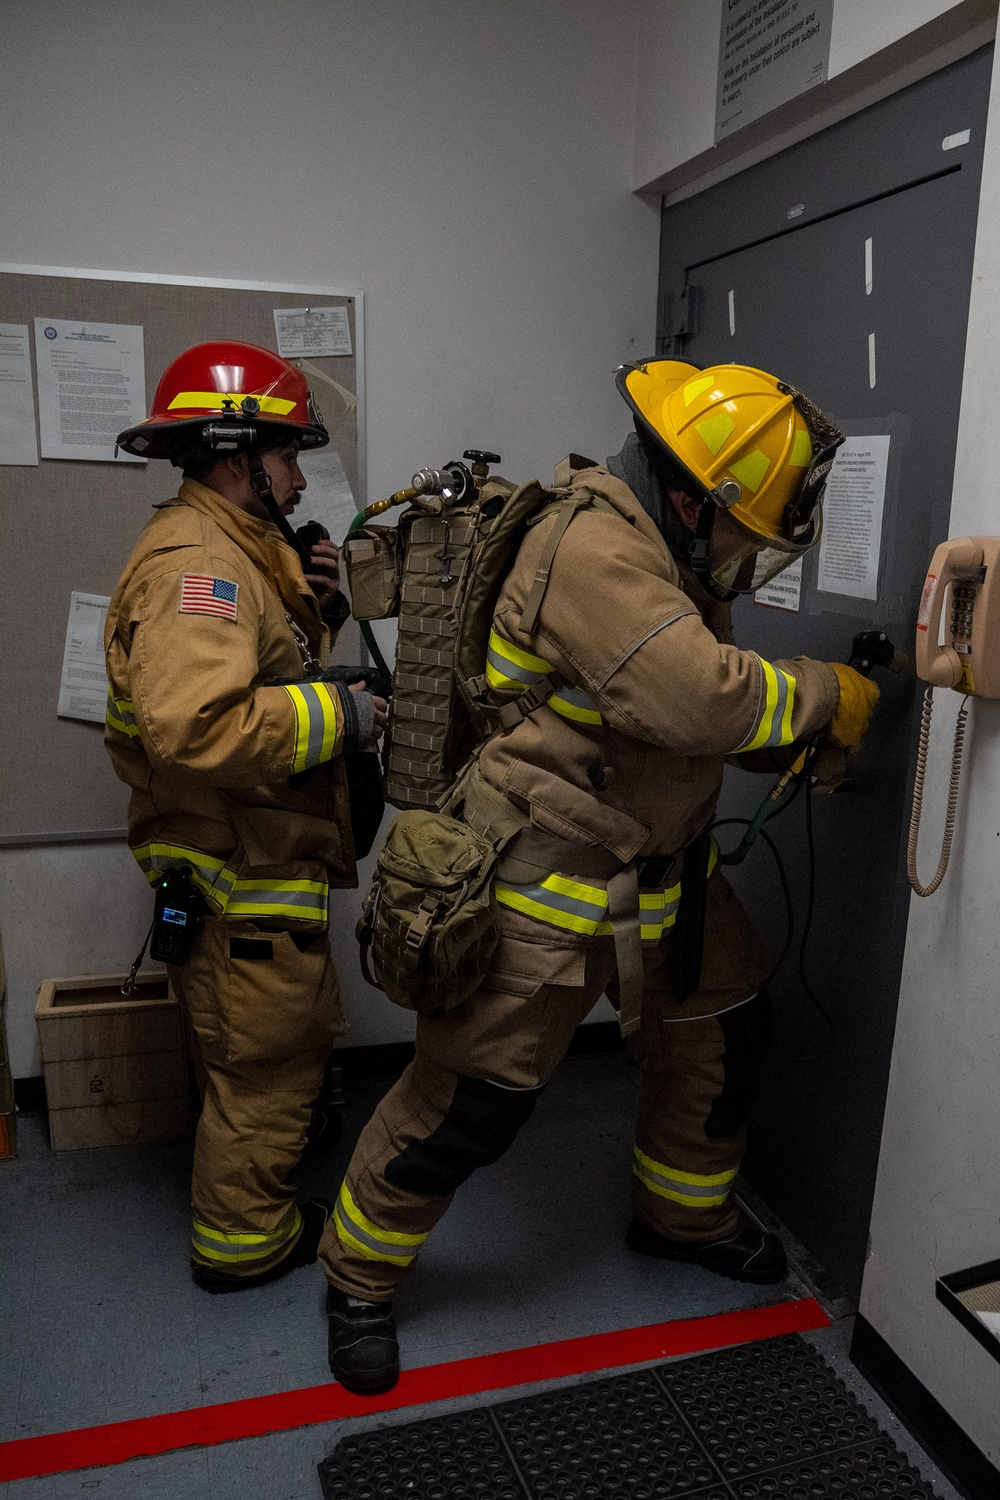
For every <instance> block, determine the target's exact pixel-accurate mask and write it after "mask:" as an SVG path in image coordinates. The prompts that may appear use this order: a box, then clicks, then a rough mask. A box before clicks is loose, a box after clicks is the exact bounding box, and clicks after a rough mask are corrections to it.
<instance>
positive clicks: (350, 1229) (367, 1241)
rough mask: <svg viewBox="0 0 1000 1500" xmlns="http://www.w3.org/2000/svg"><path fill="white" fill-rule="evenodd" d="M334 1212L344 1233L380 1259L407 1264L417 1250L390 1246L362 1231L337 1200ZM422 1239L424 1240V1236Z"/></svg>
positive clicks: (412, 1247) (409, 1246)
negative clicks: (358, 1241) (366, 1247)
mask: <svg viewBox="0 0 1000 1500" xmlns="http://www.w3.org/2000/svg"><path fill="white" fill-rule="evenodd" d="M334 1212H335V1213H336V1215H337V1218H338V1220H339V1222H340V1223H341V1224H342V1225H343V1226H344V1230H345V1232H346V1233H347V1234H349V1235H350V1236H351V1238H352V1239H355V1240H360V1242H361V1244H362V1245H367V1246H368V1248H369V1250H373V1251H374V1252H375V1254H376V1255H377V1256H378V1257H379V1258H380V1259H383V1258H385V1259H389V1260H395V1261H406V1262H407V1263H409V1262H410V1261H411V1260H412V1259H413V1257H414V1256H415V1255H416V1253H417V1250H418V1249H419V1246H418V1245H394V1244H390V1243H389V1241H387V1240H377V1239H376V1238H375V1236H374V1235H372V1234H369V1233H368V1231H367V1229H362V1228H361V1225H360V1224H355V1222H354V1220H353V1219H352V1218H351V1217H350V1215H349V1214H347V1213H346V1212H345V1210H344V1205H343V1204H342V1203H341V1201H340V1199H339V1198H338V1199H337V1206H336V1208H335V1210H334ZM424 1238H425V1239H426V1235H425V1236H424Z"/></svg>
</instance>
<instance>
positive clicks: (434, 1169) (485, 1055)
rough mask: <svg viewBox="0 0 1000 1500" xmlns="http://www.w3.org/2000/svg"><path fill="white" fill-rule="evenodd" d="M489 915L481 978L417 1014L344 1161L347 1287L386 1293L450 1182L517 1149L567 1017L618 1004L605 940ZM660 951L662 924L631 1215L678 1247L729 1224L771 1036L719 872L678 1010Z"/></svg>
mask: <svg viewBox="0 0 1000 1500" xmlns="http://www.w3.org/2000/svg"><path fill="white" fill-rule="evenodd" d="M499 916H500V930H501V938H500V943H499V946H498V948H497V950H496V953H495V955H494V959H493V963H492V965H491V968H490V972H489V974H488V976H487V979H486V982H485V983H484V984H483V985H482V986H481V988H480V989H479V990H477V992H476V994H475V995H473V996H472V998H471V999H469V1000H467V1001H466V1002H465V1004H464V1005H461V1006H458V1007H456V1009H455V1010H452V1011H449V1012H448V1013H447V1014H446V1015H443V1016H438V1017H426V1016H421V1017H420V1018H419V1019H418V1022H417V1052H416V1057H415V1059H414V1061H413V1062H412V1063H411V1064H410V1066H409V1067H408V1068H407V1069H406V1072H405V1073H404V1074H403V1076H402V1077H401V1078H400V1080H399V1082H398V1083H397V1084H396V1085H395V1086H394V1087H393V1088H392V1089H390V1091H389V1093H388V1094H387V1095H386V1096H385V1098H384V1099H383V1100H382V1102H381V1104H380V1105H379V1107H378V1109H377V1110H376V1111H375V1114H374V1115H373V1116H372V1118H371V1120H370V1121H369V1122H368V1124H367V1126H366V1127H365V1129H364V1131H363V1132H362V1134H361V1137H360V1139H359V1141H358V1144H357V1147H356V1149H355V1151H354V1155H353V1156H352V1158H351V1162H350V1165H349V1167H348V1170H347V1175H346V1177H345V1180H344V1183H343V1186H342V1188H341V1190H340V1195H339V1197H338V1200H337V1206H336V1212H335V1215H334V1217H333V1219H331V1221H330V1223H329V1225H328V1226H327V1229H326V1233H325V1235H324V1237H323V1240H322V1243H321V1246H320V1260H321V1261H322V1262H323V1264H324V1267H325V1270H326V1273H327V1275H328V1277H329V1279H330V1280H331V1281H332V1282H333V1283H334V1285H335V1286H338V1287H340V1288H341V1289H342V1290H343V1291H345V1292H348V1293H350V1294H351V1295H353V1296H356V1297H361V1298H364V1299H366V1300H371V1301H380V1300H385V1299H387V1298H389V1297H391V1296H392V1293H393V1291H394V1289H395V1287H396V1286H397V1285H398V1283H399V1282H400V1281H401V1280H402V1278H403V1277H404V1276H405V1275H406V1274H407V1272H408V1270H409V1269H410V1267H411V1266H412V1264H413V1262H414V1260H415V1258H416V1256H417V1254H418V1252H419V1250H420V1247H421V1245H422V1244H423V1243H424V1241H425V1240H426V1239H427V1236H428V1235H429V1233H430V1231H431V1230H432V1229H433V1227H434V1225H435V1224H436V1223H437V1221H438V1219H440V1218H441V1216H442V1214H443V1213H444V1212H445V1210H446V1209H447V1207H448V1205H449V1204H450V1202H451V1200H452V1197H453V1195H454V1193H455V1191H456V1189H457V1188H458V1187H459V1186H460V1185H461V1184H462V1183H463V1182H464V1181H465V1180H466V1178H467V1177H469V1176H470V1175H471V1173H472V1172H473V1171H474V1169H475V1168H476V1167H479V1166H485V1165H487V1164H489V1163H491V1162H494V1161H497V1160H498V1159H499V1157H500V1156H502V1155H503V1153H504V1151H505V1150H506V1149H507V1147H508V1146H509V1145H510V1144H511V1143H512V1142H513V1140H514V1138H515V1136H516V1134H517V1132H518V1130H519V1128H520V1126H521V1125H522V1124H523V1123H524V1122H525V1121H526V1120H527V1118H528V1116H529V1115H530V1114H531V1113H532V1111H533V1109H534V1107H535V1102H536V1100H537V1098H538V1095H539V1092H540V1090H541V1089H542V1087H543V1086H544V1085H545V1083H546V1082H547V1081H548V1079H549V1078H550V1077H551V1076H552V1074H553V1072H554V1071H555V1069H556V1067H557V1065H558V1063H559V1062H560V1060H561V1059H562V1057H563V1056H564V1054H565V1052H566V1050H567V1048H568V1046H569V1043H570V1040H571V1038H572V1036H573V1032H574V1031H575V1029H576V1027H577V1026H578V1025H579V1023H580V1022H581V1021H582V1020H583V1019H584V1018H585V1016H586V1015H587V1014H588V1013H589V1011H590V1010H591V1009H592V1007H593V1006H594V1005H595V1003H596V1002H597V1000H598V999H599V998H600V997H601V995H602V994H603V993H604V992H605V991H606V990H607V991H608V993H609V994H610V995H611V997H612V999H614V998H615V958H614V943H613V940H612V939H611V938H610V937H607V938H605V937H598V938H593V937H590V938H585V937H578V936H576V935H575V934H573V933H569V932H563V931H560V930H559V929H556V928H553V927H551V926H549V925H548V924H546V923H542V922H538V921H535V920H533V919H532V918H530V917H527V916H524V915H522V914H521V913H519V912H515V911H511V910H509V909H507V908H505V907H501V908H500V913H499ZM670 945H671V938H670V935H669V934H668V935H667V936H666V938H665V939H663V940H662V941H660V942H659V943H656V944H649V945H647V944H645V943H644V944H643V949H644V959H645V975H644V980H645V982H644V991H643V1001H642V1025H641V1032H640V1036H641V1048H642V1055H643V1061H642V1069H641V1082H640V1092H639V1104H638V1114H637V1121H636V1137H635V1151H634V1156H633V1161H632V1174H633V1175H632V1195H633V1210H634V1213H635V1214H636V1216H637V1217H638V1218H639V1219H641V1220H643V1221H644V1222H645V1223H646V1224H648V1225H650V1226H651V1227H652V1228H653V1229H655V1230H658V1231H659V1232H660V1233H661V1234H664V1235H667V1236H669V1237H670V1238H672V1239H675V1240H689V1241H696V1240H712V1239H723V1238H725V1236H726V1235H727V1234H728V1233H730V1232H731V1231H732V1230H733V1229H734V1228H735V1226H736V1223H737V1212H736V1209H735V1206H734V1203H733V1196H732V1184H733V1179H734V1178H735V1176H736V1173H737V1171H738V1170H739V1165H740V1161H741V1158H742V1155H743V1149H744V1141H745V1132H746V1119H747V1115H748V1113H749V1110H750V1106H751V1103H752V1101H753V1098H754V1094H755V1091H756V1083H757V1075H758V1072H759V1069H760V1064H761V1062H762V1060H763V1056H764V1053H765V1051H766V1047H767V1043H768V1041H769V1040H770V1012H769V1006H768V1001H767V997H766V995H765V994H763V993H762V994H759V995H758V994H757V993H756V992H757V990H758V988H759V986H760V985H761V983H762V981H763V979H764V976H765V974H766V972H767V961H766V957H765V955H764V953H763V950H762V948H761V946H760V943H759V942H758V940H757V937H756V935H755V933H754V931H753V928H752V926H751V924H750V920H749V918H748V917H747V915H746V912H745V911H744V909H743V907H742V906H741V904H740V902H739V901H738V900H737V898H736V896H735V895H733V893H732V891H731V890H730V888H729V886H728V885H727V884H726V882H725V880H724V879H723V878H722V876H721V875H718V874H716V875H715V876H713V878H712V879H711V881H710V882H709V891H708V911H707V918H706V924H705V958H704V965H703V969H702V977H701V984H700V986H699V988H698V991H697V993H696V994H694V995H691V996H690V997H689V998H688V1000H686V1001H685V1002H684V1004H683V1005H682V1006H679V1005H678V1004H677V1003H676V1000H675V996H674V994H673V992H672V989H671V986H670V980H669V974H668V969H669V955H670ZM754 997H755V998H754Z"/></svg>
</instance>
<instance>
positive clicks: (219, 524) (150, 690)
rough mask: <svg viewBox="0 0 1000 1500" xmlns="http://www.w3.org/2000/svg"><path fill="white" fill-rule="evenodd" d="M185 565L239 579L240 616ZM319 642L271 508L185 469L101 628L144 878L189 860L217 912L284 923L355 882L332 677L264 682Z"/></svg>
mask: <svg viewBox="0 0 1000 1500" xmlns="http://www.w3.org/2000/svg"><path fill="white" fill-rule="evenodd" d="M185 578H188V579H189V580H190V579H192V578H194V579H205V580H208V586H209V588H210V587H211V584H212V581H213V580H216V579H219V580H223V581H224V582H225V583H226V584H227V585H231V586H232V585H234V586H235V608H234V610H233V611H232V613H234V614H235V618H232V617H231V614H230V613H228V612H227V611H228V609H229V596H232V594H233V588H232V587H228V588H226V589H224V590H223V591H222V592H223V594H224V595H225V596H227V597H226V598H224V599H223V601H222V610H223V613H220V614H217V615H216V614H206V613H203V612H201V610H200V609H199V608H198V607H195V608H194V609H192V608H190V604H191V596H190V593H189V594H188V595H185V593H184V587H185V585H184V580H185ZM190 587H191V586H190V584H189V590H190ZM201 587H202V588H204V585H202V586H201ZM194 603H195V605H196V606H197V603H198V600H197V598H195V600H194ZM296 631H297V632H298V636H299V642H301V645H300V644H299V643H298V642H297V640H296ZM329 648H330V636H329V631H328V629H327V627H326V625H325V624H324V623H323V621H322V619H321V617H320V612H319V606H318V604H317V602H316V598H315V596H314V595H313V593H312V590H311V589H310V588H309V585H308V584H307V583H306V581H305V579H304V577H303V574H302V568H301V565H300V563H299V560H298V558H297V556H296V555H295V553H294V551H293V550H292V548H291V547H289V546H288V545H287V544H286V543H285V542H284V541H283V540H282V538H281V536H280V535H279V533H278V531H277V529H276V528H275V527H274V526H273V525H272V524H271V523H270V522H268V521H264V520H258V519H257V518H256V517H254V516H251V515H248V514H246V513H245V512H243V511H241V510H239V509H237V508H236V507H235V506H233V505H231V504H230V503H229V502H228V501H227V500H225V499H224V498H223V497H222V496H221V495H218V494H216V493H215V492H214V491H213V490H210V489H208V488H207V487H206V486H205V485H202V484H197V483H195V482H193V481H192V480H185V481H184V483H183V484H182V486H181V489H180V493H179V495H178V496H177V498H176V499H175V500H170V501H168V502H167V503H166V504H165V505H162V506H159V507H158V508H157V511H156V514H155V515H154V516H153V518H152V520H151V521H150V522H149V524H148V525H147V526H146V527H145V529H144V531H143V532H142V535H141V536H140V538H139V540H138V542H137V543H136V546H135V549H134V550H133V552H132V555H131V557H130V558H129V560H128V563H127V564H126V567H125V571H124V573H123V574H122V577H121V580H120V581H119V584H118V587H117V589H116V590H115V595H114V598H113V599H112V601H111V607H110V609H109V610H108V619H107V626H106V631H105V649H106V655H107V669H108V680H109V685H110V696H109V705H108V728H107V732H106V743H107V748H108V751H109V753H110V755H111V759H112V761H113V763H114V767H115V771H116V772H117V774H118V776H119V777H120V778H121V780H122V781H124V782H126V783H127V784H128V786H129V787H131V789H132V794H131V798H130V802H129V844H130V846H131V847H132V851H133V853H134V854H135V856H136V858H137V859H138V860H139V863H140V865H141V866H142V868H143V870H144V871H145V873H146V875H147V876H148V877H149V878H150V879H151V880H152V879H155V876H156V872H157V870H160V869H163V868H165V867H167V866H169V865H172V864H173V865H176V864H181V863H185V864H188V865H189V866H190V867H191V868H192V870H193V872H194V877H195V880H196V883H197V884H198V885H199V887H200V889H201V890H202V891H203V893H204V894H205V895H206V897H207V898H208V901H209V904H210V908H211V909H212V910H213V911H214V912H215V913H216V914H217V915H218V914H222V915H223V916H226V917H231V918H233V919H236V918H240V919H250V920H260V921H268V920H274V921H277V922H279V923H280V924H282V925H290V926H299V925H303V924H304V925H307V926H308V925H313V924H316V923H319V922H325V920H326V898H327V892H328V887H330V886H353V885H356V884H357V872H356V868H355V861H354V848H353V843H352V839H351V829H350V817H349V809H348V800H347V789H346V781H345V775H344V768H343V762H342V761H341V760H340V758H339V752H340V749H341V748H342V740H343V726H342V722H341V717H340V712H339V709H338V704H337V695H336V691H335V690H334V689H332V688H328V687H327V686H326V685H325V684H321V683H314V684H302V685H300V686H298V687H295V688H292V689H288V688H286V687H284V686H265V685H264V684H265V683H266V682H267V681H268V680H269V679H272V678H301V677H302V676H303V674H304V665H303V660H304V657H303V651H305V652H306V653H307V654H311V655H312V656H313V657H315V658H316V659H318V660H319V661H320V662H321V663H323V664H325V662H326V661H327V658H328V656H329Z"/></svg>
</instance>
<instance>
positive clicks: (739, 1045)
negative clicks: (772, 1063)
mask: <svg viewBox="0 0 1000 1500" xmlns="http://www.w3.org/2000/svg"><path fill="white" fill-rule="evenodd" d="M716 1020H717V1021H718V1023H719V1026H720V1027H721V1028H722V1035H723V1036H724V1038H725V1042H726V1050H725V1052H724V1053H723V1054H722V1071H723V1083H722V1092H721V1094H719V1096H718V1098H717V1099H715V1100H714V1101H713V1103H712V1108H711V1110H710V1111H709V1115H708V1119H707V1120H706V1121H705V1134H706V1135H707V1136H708V1137H709V1139H710V1140H716V1139H718V1138H719V1137H720V1136H728V1135H738V1134H739V1132H740V1131H741V1130H742V1129H743V1127H744V1125H745V1124H746V1122H747V1119H748V1118H749V1115H750V1110H751V1109H752V1107H753V1102H754V1100H755V1099H756V1097H757V1088H758V1085H759V1083H760V1070H761V1068H762V1067H763V1064H764V1059H765V1057H766V1056H767V1053H768V1049H769V1047H770V1045H771V1038H772V1036H773V1034H774V1022H773V1018H772V1012H771V997H770V995H769V994H768V993H767V990H761V991H760V993H759V994H757V995H755V996H754V997H753V999H752V1000H748V1001H747V1003H746V1005H738V1006H736V1008H735V1009H734V1010H727V1011H724V1012H723V1014H722V1015H721V1016H716Z"/></svg>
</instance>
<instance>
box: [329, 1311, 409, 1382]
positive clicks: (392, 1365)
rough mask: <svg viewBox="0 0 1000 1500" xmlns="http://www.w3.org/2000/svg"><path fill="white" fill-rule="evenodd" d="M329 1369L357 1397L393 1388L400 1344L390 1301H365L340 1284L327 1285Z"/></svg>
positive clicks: (397, 1371) (397, 1376) (397, 1372)
mask: <svg viewBox="0 0 1000 1500" xmlns="http://www.w3.org/2000/svg"><path fill="white" fill-rule="evenodd" d="M326 1310H327V1314H328V1316H329V1319H330V1345H329V1347H330V1369H331V1371H332V1373H333V1374H334V1375H335V1376H336V1378H337V1379H338V1380H339V1381H340V1383H341V1385H342V1386H343V1387H344V1388H345V1389H346V1390H348V1391H353V1392H354V1393H355V1395H358V1396H377V1395H379V1393H380V1392H381V1391H391V1390H392V1388H393V1386H394V1385H395V1384H396V1381H397V1380H398V1379H399V1345H398V1343H397V1342H396V1324H395V1320H394V1319H393V1316H392V1303H391V1302H362V1301H361V1300H360V1298H358V1297H350V1296H348V1294H347V1293H346V1292H342V1291H341V1290H340V1288H339V1287H336V1286H331V1287H328V1288H327V1294H326Z"/></svg>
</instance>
